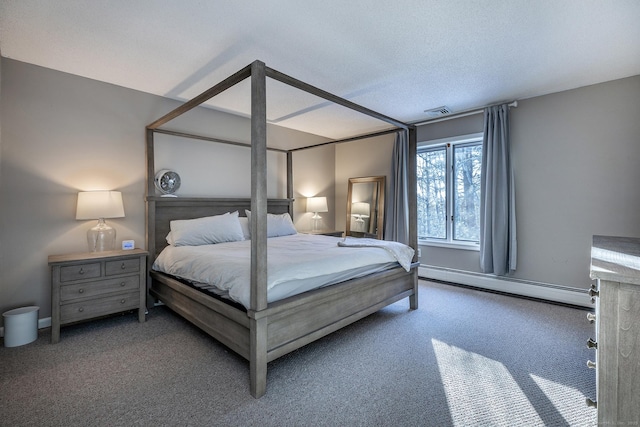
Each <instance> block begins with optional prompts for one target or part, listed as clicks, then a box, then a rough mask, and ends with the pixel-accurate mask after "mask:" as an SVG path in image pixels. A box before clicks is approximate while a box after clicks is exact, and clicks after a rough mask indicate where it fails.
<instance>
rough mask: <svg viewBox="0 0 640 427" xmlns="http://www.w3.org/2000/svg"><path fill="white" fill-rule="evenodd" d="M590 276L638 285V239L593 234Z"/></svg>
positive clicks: (639, 250) (639, 242) (639, 260)
mask: <svg viewBox="0 0 640 427" xmlns="http://www.w3.org/2000/svg"><path fill="white" fill-rule="evenodd" d="M591 278H592V279H602V280H609V281H613V282H624V283H633V284H637V285H640V239H639V238H634V237H613V236H593V243H592V245H591Z"/></svg>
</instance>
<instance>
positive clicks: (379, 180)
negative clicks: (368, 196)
mask: <svg viewBox="0 0 640 427" xmlns="http://www.w3.org/2000/svg"><path fill="white" fill-rule="evenodd" d="M385 181H386V177H385V176H367V177H362V178H349V191H348V192H347V221H346V224H345V227H346V228H345V236H353V234H352V231H351V204H352V203H353V200H352V199H351V197H352V194H353V190H352V188H353V184H359V183H373V184H376V187H377V190H378V200H377V203H376V204H377V215H376V218H375V220H376V230H377V233H375V234H374V233H366V232H365V233H362V232H356V233H358V234H357V237H370V238H375V239H379V240H382V237H383V233H384V193H385V188H386V187H385V185H386V184H385Z"/></svg>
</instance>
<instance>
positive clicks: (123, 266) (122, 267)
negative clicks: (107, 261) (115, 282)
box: [120, 262, 127, 270]
mask: <svg viewBox="0 0 640 427" xmlns="http://www.w3.org/2000/svg"><path fill="white" fill-rule="evenodd" d="M126 268H127V267H125V265H124V262H123V263H122V265H121V266H120V270H124V269H126Z"/></svg>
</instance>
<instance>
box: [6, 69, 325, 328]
mask: <svg viewBox="0 0 640 427" xmlns="http://www.w3.org/2000/svg"><path fill="white" fill-rule="evenodd" d="M1 76H2V80H1V86H0V87H1V89H0V90H1V93H2V97H1V98H0V123H1V129H2V142H1V144H0V159H1V163H0V312H3V311H5V310H7V309H11V308H15V307H19V306H26V305H38V306H40V317H48V316H49V315H50V284H49V283H50V279H49V276H50V274H49V267H48V265H47V257H48V255H51V254H64V253H70V252H82V251H85V250H86V230H87V229H88V228H89V227H90V226H91V222H89V221H76V220H75V204H76V198H77V192H78V191H80V190H95V189H114V190H119V191H122V194H123V201H124V207H125V214H126V217H125V218H120V219H113V220H107V221H108V223H110V224H112V225H113V226H114V227H115V228H116V230H117V233H118V235H117V241H118V244H119V242H120V241H122V240H123V239H134V240H135V241H136V245H137V246H139V247H144V245H145V241H144V236H145V203H144V195H145V173H146V155H145V126H146V125H147V124H149V123H151V122H152V121H154V120H155V119H157V118H158V117H161V116H162V115H164V114H165V113H167V112H169V111H170V110H172V109H173V108H175V107H177V106H178V105H179V103H177V102H175V101H171V100H168V99H166V98H162V97H158V96H153V95H149V94H145V93H142V92H137V91H133V90H130V89H125V88H122V87H118V86H114V85H110V84H106V83H102V82H97V81H95V80H90V79H85V78H81V77H77V76H73V75H70V74H66V73H61V72H57V71H52V70H48V69H45V68H42V67H38V66H34V65H30V64H25V63H22V62H18V61H14V60H11V59H7V58H2V62H1ZM247 122H248V120H247V119H246V118H241V117H238V116H232V115H229V114H224V113H219V112H215V111H212V110H210V109H205V108H198V109H196V110H192V111H190V112H189V113H188V114H186V115H184V116H182V117H180V118H179V119H178V120H176V121H175V122H172V123H171V126H170V128H171V129H174V130H178V131H184V130H189V131H192V132H199V133H201V134H203V135H209V136H216V137H220V138H224V139H230V140H234V141H241V142H247V141H249V140H250V137H249V136H248V135H250V133H249V132H250V131H249V130H248V129H249V127H248V126H247ZM168 127H169V126H168ZM268 136H269V138H272V137H273V138H277V139H278V140H279V142H283V141H284V142H287V140H289V141H296V140H303V141H305V142H306V143H307V144H312V143H313V144H315V143H320V142H324V141H325V139H323V138H320V137H318V136H314V135H309V134H304V133H301V132H296V131H291V130H288V129H282V128H278V127H272V126H269V129H268ZM189 141H190V140H189ZM183 144H184V145H185V146H190V147H192V148H191V149H189V150H182V151H180V152H176V153H173V154H171V155H168V154H167V153H164V154H163V153H162V149H160V150H159V151H160V152H159V153H158V155H159V158H160V160H159V161H158V159H156V162H157V166H158V167H167V166H168V167H172V168H176V169H177V170H178V171H179V172H180V174H181V175H182V178H183V180H182V184H183V188H182V189H181V191H180V193H179V194H182V195H204V193H208V195H209V196H218V197H223V196H231V195H234V196H241V197H242V196H247V197H248V196H249V195H250V189H249V188H248V187H249V186H248V185H247V184H246V181H247V179H248V178H247V175H249V169H248V168H247V169H245V168H243V167H242V165H241V164H240V163H242V161H239V162H238V164H236V162H235V161H234V162H232V163H231V164H232V167H231V168H229V167H227V166H228V163H227V166H225V163H224V162H221V160H220V159H221V158H222V157H223V154H229V153H226V152H227V151H230V150H229V147H228V146H223V147H224V148H220V146H219V145H217V144H212V145H210V146H204V145H203V144H202V143H194V142H183ZM160 145H162V144H160ZM195 146H197V147H198V148H197V149H193V147H195ZM216 147H217V148H216ZM232 148H233V150H231V151H234V153H233V155H234V156H236V158H238V159H241V158H243V156H244V157H246V158H247V159H248V156H247V155H244V154H238V153H237V152H236V151H235V150H243V149H244V148H237V147H232ZM246 150H247V152H248V151H249V150H248V149H246ZM188 152H190V153H191V154H190V155H189V154H188ZM211 153H213V154H212V155H211V157H210V154H211ZM193 154H196V155H198V156H199V157H200V158H202V159H206V160H202V162H203V163H204V164H205V169H208V170H207V172H208V174H207V175H199V174H197V173H193V172H192V170H190V168H189V167H188V166H187V165H188V164H189V162H190V161H193V157H192V155H193ZM327 156H328V157H327V158H326V159H325V160H323V161H322V162H320V163H319V167H327V168H328V169H327V170H326V171H325V173H324V176H326V179H327V180H328V182H329V183H330V184H326V183H324V184H322V185H320V186H319V188H323V189H324V188H331V186H332V181H333V174H334V170H333V158H332V155H331V154H328V155H327ZM282 157H283V155H280V159H278V160H276V161H275V162H272V163H270V168H271V166H272V165H274V166H273V167H274V169H273V170H270V177H271V178H272V179H273V181H274V182H275V184H274V182H272V181H271V180H270V182H269V188H270V191H271V193H272V195H275V196H277V197H284V196H285V195H286V188H285V186H284V185H283V181H282V179H283V178H282V177H283V175H282V172H280V171H276V168H279V167H280V166H282V165H286V160H284V161H283V160H282V159H281V158H282ZM328 165H330V167H329V166H328ZM308 167H310V165H308V164H305V162H304V159H301V160H299V161H298V163H297V165H296V168H298V169H304V168H308ZM319 177H322V174H321V175H319ZM318 179H320V178H318ZM322 179H325V178H322ZM196 182H199V183H198V184H196ZM202 182H205V183H206V184H205V185H201V183H202ZM209 190H210V191H209ZM296 204H298V202H296ZM294 219H295V218H294Z"/></svg>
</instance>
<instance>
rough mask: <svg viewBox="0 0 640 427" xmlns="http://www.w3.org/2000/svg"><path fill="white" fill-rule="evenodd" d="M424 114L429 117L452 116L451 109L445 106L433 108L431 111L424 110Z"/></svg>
mask: <svg viewBox="0 0 640 427" xmlns="http://www.w3.org/2000/svg"><path fill="white" fill-rule="evenodd" d="M424 112H425V114H426V115H427V116H428V117H441V116H446V115H447V114H451V112H452V111H451V110H450V109H449V107H446V106H444V105H443V106H442V107H438V108H432V109H431V110H424Z"/></svg>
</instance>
